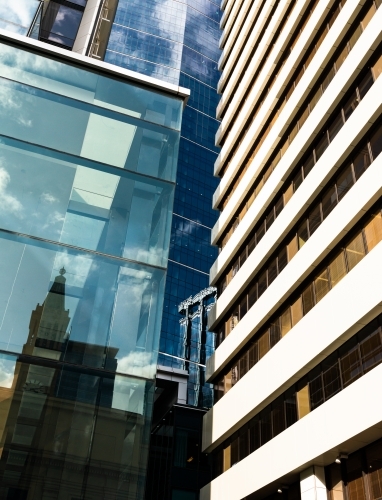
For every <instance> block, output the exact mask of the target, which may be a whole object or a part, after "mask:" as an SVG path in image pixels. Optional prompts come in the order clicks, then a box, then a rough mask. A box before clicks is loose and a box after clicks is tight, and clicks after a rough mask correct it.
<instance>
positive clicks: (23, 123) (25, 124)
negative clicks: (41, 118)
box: [16, 116, 32, 127]
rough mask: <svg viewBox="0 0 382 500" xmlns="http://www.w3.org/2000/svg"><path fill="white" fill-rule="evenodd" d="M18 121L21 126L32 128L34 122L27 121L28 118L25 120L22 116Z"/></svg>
mask: <svg viewBox="0 0 382 500" xmlns="http://www.w3.org/2000/svg"><path fill="white" fill-rule="evenodd" d="M16 121H17V123H19V124H20V125H24V127H31V126H32V120H27V119H26V118H23V117H22V116H20V117H18V118H17V120H16Z"/></svg>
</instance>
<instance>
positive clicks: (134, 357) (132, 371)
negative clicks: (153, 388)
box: [117, 351, 156, 378]
mask: <svg viewBox="0 0 382 500" xmlns="http://www.w3.org/2000/svg"><path fill="white" fill-rule="evenodd" d="M155 370H156V363H153V359H152V353H151V352H143V351H138V352H130V353H129V354H128V355H127V356H124V357H123V358H121V359H119V360H118V368H117V371H118V372H120V373H127V374H129V375H137V376H139V377H145V378H153V377H154V375H155Z"/></svg>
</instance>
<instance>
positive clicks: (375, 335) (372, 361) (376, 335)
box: [360, 321, 382, 373]
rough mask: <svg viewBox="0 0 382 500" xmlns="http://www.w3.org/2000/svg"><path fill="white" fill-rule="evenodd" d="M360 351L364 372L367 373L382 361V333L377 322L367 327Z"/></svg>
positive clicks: (361, 340) (363, 333)
mask: <svg viewBox="0 0 382 500" xmlns="http://www.w3.org/2000/svg"><path fill="white" fill-rule="evenodd" d="M360 351H361V359H362V366H363V370H364V372H365V373H366V372H367V371H369V370H371V369H372V368H374V366H376V365H377V364H379V363H380V362H381V360H382V342H381V332H380V328H379V326H378V322H377V321H373V322H372V323H371V325H369V326H368V327H366V328H365V329H364V330H363V332H362V337H361V338H360Z"/></svg>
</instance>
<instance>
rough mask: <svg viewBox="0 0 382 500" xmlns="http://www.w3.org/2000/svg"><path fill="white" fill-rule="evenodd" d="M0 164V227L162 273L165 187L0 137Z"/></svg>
mask: <svg viewBox="0 0 382 500" xmlns="http://www.w3.org/2000/svg"><path fill="white" fill-rule="evenodd" d="M0 159H1V161H0V203H1V206H2V209H1V210H0V227H2V228H4V229H8V230H10V231H14V232H18V233H24V234H30V235H33V236H38V237H40V238H45V239H48V240H53V241H58V242H62V243H67V244H69V245H72V246H75V247H82V248H86V249H89V250H94V251H97V252H101V253H106V254H111V255H116V256H119V257H125V258H128V259H131V260H135V261H140V262H144V263H148V264H153V265H158V266H166V265H167V255H168V246H169V235H170V226H171V215H172V200H173V191H174V186H173V184H171V183H168V182H163V181H160V180H158V179H155V178H151V177H145V176H140V175H137V174H133V173H131V172H128V171H126V170H122V171H121V170H120V169H113V168H107V167H103V166H102V165H99V164H96V163H94V162H82V163H83V165H79V164H78V162H75V163H74V162H73V161H70V156H69V155H66V156H65V155H62V154H59V153H56V152H54V151H51V150H44V149H43V148H39V147H33V146H31V145H30V144H27V143H21V142H19V141H15V140H11V139H7V138H1V137H0ZM67 159H69V161H68V160H67ZM77 160H78V158H77Z"/></svg>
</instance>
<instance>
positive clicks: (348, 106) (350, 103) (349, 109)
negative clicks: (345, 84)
mask: <svg viewBox="0 0 382 500" xmlns="http://www.w3.org/2000/svg"><path fill="white" fill-rule="evenodd" d="M358 103H359V100H358V96H357V92H356V91H354V92H353V93H352V95H351V96H350V97H349V99H348V100H347V102H346V103H345V105H344V107H343V110H344V116H345V121H347V120H348V119H349V118H350V116H351V115H352V113H353V111H354V110H355V108H356V107H357V106H358Z"/></svg>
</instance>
